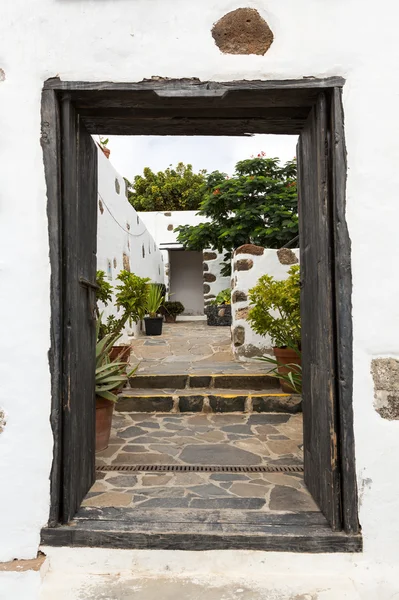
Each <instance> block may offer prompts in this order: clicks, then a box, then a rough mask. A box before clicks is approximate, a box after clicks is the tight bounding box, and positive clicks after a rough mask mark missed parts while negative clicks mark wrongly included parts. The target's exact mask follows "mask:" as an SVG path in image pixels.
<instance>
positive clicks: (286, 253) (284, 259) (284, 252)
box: [277, 248, 298, 265]
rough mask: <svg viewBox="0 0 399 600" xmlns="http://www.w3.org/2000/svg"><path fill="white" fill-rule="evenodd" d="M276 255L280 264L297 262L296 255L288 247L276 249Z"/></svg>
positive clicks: (294, 263)
mask: <svg viewBox="0 0 399 600" xmlns="http://www.w3.org/2000/svg"><path fill="white" fill-rule="evenodd" d="M277 257H278V259H279V261H280V263H281V264H282V265H296V264H297V263H298V259H297V257H296V255H295V254H294V252H293V251H292V250H290V249H289V248H280V250H277Z"/></svg>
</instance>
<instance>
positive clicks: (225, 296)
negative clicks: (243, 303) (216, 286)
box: [211, 288, 231, 306]
mask: <svg viewBox="0 0 399 600" xmlns="http://www.w3.org/2000/svg"><path fill="white" fill-rule="evenodd" d="M211 304H213V305H217V306H219V305H220V304H231V289H230V288H227V289H225V290H222V291H221V292H219V293H218V295H217V296H216V298H215V299H214V300H212V302H211Z"/></svg>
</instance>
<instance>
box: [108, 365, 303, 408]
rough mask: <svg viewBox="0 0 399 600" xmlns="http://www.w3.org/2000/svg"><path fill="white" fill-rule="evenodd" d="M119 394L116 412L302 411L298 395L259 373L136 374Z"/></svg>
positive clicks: (269, 376)
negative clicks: (287, 391)
mask: <svg viewBox="0 0 399 600" xmlns="http://www.w3.org/2000/svg"><path fill="white" fill-rule="evenodd" d="M129 385H130V387H129V388H126V389H125V390H124V391H123V393H122V394H121V395H120V397H119V402H118V411H119V412H171V413H180V412H181V413H183V412H202V413H230V412H246V413H251V412H257V413H261V412H277V413H289V414H295V413H298V412H301V410H302V409H301V397H300V396H299V395H297V394H286V393H283V392H282V391H281V388H280V387H279V380H278V379H277V378H276V377H274V376H271V375H268V374H267V373H266V374H259V373H254V374H252V373H245V374H244V373H239V374H228V375H223V374H212V373H201V374H198V373H197V374H166V375H161V374H159V375H157V374H145V375H143V374H138V375H135V376H133V377H131V378H130V381H129Z"/></svg>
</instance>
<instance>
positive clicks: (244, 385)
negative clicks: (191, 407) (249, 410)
mask: <svg viewBox="0 0 399 600" xmlns="http://www.w3.org/2000/svg"><path fill="white" fill-rule="evenodd" d="M129 382H130V387H131V388H145V389H149V388H151V389H158V390H162V389H179V390H183V389H189V388H218V389H224V390H238V389H240V390H260V391H265V390H272V389H275V388H279V380H278V378H277V377H275V376H273V375H269V374H268V373H260V374H259V373H229V374H225V375H224V374H214V373H201V374H198V373H196V374H190V373H184V374H165V375H161V374H148V375H142V374H140V373H139V374H136V375H133V377H130V380H129Z"/></svg>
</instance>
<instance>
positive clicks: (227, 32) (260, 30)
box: [212, 8, 274, 54]
mask: <svg viewBox="0 0 399 600" xmlns="http://www.w3.org/2000/svg"><path fill="white" fill-rule="evenodd" d="M212 36H213V39H214V40H215V43H216V45H217V47H218V48H219V50H221V52H223V53H224V54H266V52H267V51H268V50H269V48H270V46H271V45H272V43H273V39H274V36H273V32H272V30H271V29H270V27H269V25H268V24H267V23H266V21H265V20H264V19H263V18H262V17H261V16H260V14H259V13H258V11H257V10H256V9H254V8H237V10H233V11H231V12H229V13H227V14H226V15H224V17H222V18H221V19H220V20H219V21H218V22H217V23H215V25H214V26H213V29H212Z"/></svg>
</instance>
